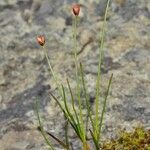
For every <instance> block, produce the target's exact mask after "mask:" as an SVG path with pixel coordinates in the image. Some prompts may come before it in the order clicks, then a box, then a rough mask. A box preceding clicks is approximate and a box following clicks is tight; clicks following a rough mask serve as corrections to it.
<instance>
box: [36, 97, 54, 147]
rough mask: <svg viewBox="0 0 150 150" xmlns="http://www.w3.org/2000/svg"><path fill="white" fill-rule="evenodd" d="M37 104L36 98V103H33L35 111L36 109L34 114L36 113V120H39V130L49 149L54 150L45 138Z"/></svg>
mask: <svg viewBox="0 0 150 150" xmlns="http://www.w3.org/2000/svg"><path fill="white" fill-rule="evenodd" d="M38 110H39V105H38V100H36V105H35V111H36V114H37V118H38V122H39V127H40V131H41V134H42V136H43V138H44V140H45V142H46V143H47V145H48V146H49V147H50V148H49V149H50V150H55V149H54V148H53V146H52V144H51V143H50V142H49V140H48V139H47V137H46V133H45V131H44V129H43V125H42V122H41V119H40V115H39V111H38Z"/></svg>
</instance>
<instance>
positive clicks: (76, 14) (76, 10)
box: [72, 4, 80, 16]
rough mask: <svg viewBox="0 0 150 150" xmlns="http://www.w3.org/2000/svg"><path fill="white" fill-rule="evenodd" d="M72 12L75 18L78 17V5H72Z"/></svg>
mask: <svg viewBox="0 0 150 150" xmlns="http://www.w3.org/2000/svg"><path fill="white" fill-rule="evenodd" d="M72 12H73V14H74V15H75V16H78V15H79V13H80V5H79V4H74V5H73V6H72Z"/></svg>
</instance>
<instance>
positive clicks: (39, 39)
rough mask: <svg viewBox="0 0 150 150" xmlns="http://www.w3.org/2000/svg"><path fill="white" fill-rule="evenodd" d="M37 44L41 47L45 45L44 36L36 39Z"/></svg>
mask: <svg viewBox="0 0 150 150" xmlns="http://www.w3.org/2000/svg"><path fill="white" fill-rule="evenodd" d="M36 40H37V42H38V43H39V44H40V45H41V46H44V44H45V37H44V36H43V35H39V36H38V37H37V38H36Z"/></svg>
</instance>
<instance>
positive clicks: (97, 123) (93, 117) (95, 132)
mask: <svg viewBox="0 0 150 150" xmlns="http://www.w3.org/2000/svg"><path fill="white" fill-rule="evenodd" d="M109 3H110V0H108V1H107V6H106V10H105V15H104V23H103V28H102V30H101V31H100V39H99V43H98V45H99V65H98V74H97V80H96V84H95V85H96V88H95V89H96V96H95V97H96V98H95V107H94V111H95V112H94V113H93V112H92V110H91V107H90V104H89V97H88V93H87V87H86V82H85V79H84V76H85V75H84V67H83V65H82V63H81V62H80V61H79V60H78V57H77V23H78V20H79V14H80V9H81V8H80V5H79V4H75V5H73V6H72V14H73V53H74V64H75V79H76V87H75V94H73V91H72V87H71V84H70V81H69V79H68V78H67V79H66V82H67V86H65V85H63V84H62V83H61V81H59V80H58V78H57V74H56V73H55V72H54V70H53V68H52V66H51V62H50V59H49V57H48V53H47V50H46V48H45V47H44V46H45V37H44V36H42V35H40V36H38V37H37V42H38V43H39V45H41V46H42V47H43V50H44V54H45V57H46V60H47V63H48V65H49V69H50V74H52V76H53V78H54V81H55V83H56V85H57V87H58V91H59V95H60V97H61V100H60V99H58V98H57V97H56V96H55V95H54V94H53V93H50V96H51V97H52V98H53V99H54V100H55V101H56V103H57V104H58V106H59V107H60V109H61V110H62V112H63V114H64V116H65V118H66V120H67V124H68V123H69V124H70V125H71V127H72V129H73V130H74V132H75V133H76V135H77V137H78V138H79V139H80V141H81V143H82V147H83V150H93V149H95V150H99V149H100V148H101V132H102V124H103V121H104V114H105V111H106V102H107V97H108V94H109V89H110V85H111V81H112V78H113V74H112V75H111V77H110V79H109V81H108V87H107V91H106V95H105V97H104V100H103V107H102V110H101V113H99V111H100V110H99V109H100V107H99V99H100V94H99V93H100V90H101V89H100V87H101V76H102V75H101V66H102V62H103V49H104V38H105V31H106V17H107V12H108V7H109ZM66 88H67V90H69V94H70V97H71V107H70V104H69V102H68V99H67V96H66V93H67V91H66ZM81 89H83V92H84V96H85V97H84V99H85V104H86V110H87V120H89V121H87V122H88V123H90V124H91V128H90V129H88V125H87V123H85V116H84V115H83V103H82V102H83V98H82V97H81V95H80V93H81ZM75 96H77V102H78V108H79V111H77V110H76V107H75ZM36 114H37V118H38V122H39V128H38V129H39V130H40V131H41V133H42V136H43V137H44V139H45V141H46V143H47V144H48V146H49V148H50V149H52V150H55V148H54V146H52V143H51V142H50V141H49V139H48V135H49V136H51V137H52V138H53V139H54V140H56V141H57V142H58V143H59V144H60V145H61V146H62V147H63V148H64V149H67V150H71V149H72V148H71V146H70V144H69V139H68V133H67V125H66V132H65V137H66V140H65V142H64V141H62V140H60V139H59V138H57V137H56V136H54V135H52V134H51V133H49V132H46V131H44V129H43V125H42V122H41V119H40V115H39V107H38V101H36ZM88 132H89V133H90V139H91V140H92V141H93V143H94V145H95V148H93V147H91V146H90V144H89V142H88V140H89V137H88Z"/></svg>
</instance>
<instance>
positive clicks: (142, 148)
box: [102, 127, 150, 150]
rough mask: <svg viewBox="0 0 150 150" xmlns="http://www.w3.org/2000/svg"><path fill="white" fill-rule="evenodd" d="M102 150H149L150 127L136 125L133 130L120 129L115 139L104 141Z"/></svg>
mask: <svg viewBox="0 0 150 150" xmlns="http://www.w3.org/2000/svg"><path fill="white" fill-rule="evenodd" d="M102 150H150V129H149V130H144V128H142V127H138V128H135V130H134V131H133V132H127V131H121V132H120V134H119V136H118V138H117V139H116V140H114V139H113V140H110V141H109V142H104V143H103V145H102Z"/></svg>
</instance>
